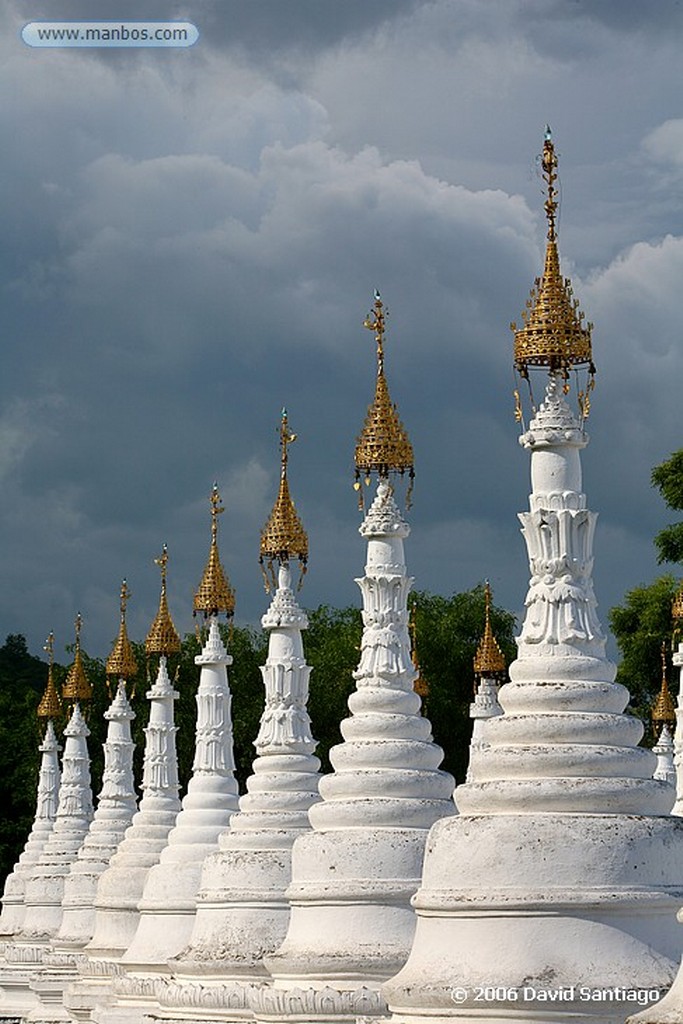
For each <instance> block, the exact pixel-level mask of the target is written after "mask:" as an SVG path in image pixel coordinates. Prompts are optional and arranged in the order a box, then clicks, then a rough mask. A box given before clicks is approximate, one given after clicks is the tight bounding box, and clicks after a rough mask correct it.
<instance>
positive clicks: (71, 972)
mask: <svg viewBox="0 0 683 1024" xmlns="http://www.w3.org/2000/svg"><path fill="white" fill-rule="evenodd" d="M128 596H129V595H128V587H127V584H126V581H125V580H124V581H123V585H122V587H121V622H120V626H119V633H118V636H117V639H116V642H115V644H114V648H113V650H112V652H111V654H110V656H109V658H108V659H107V663H106V671H107V675H108V676H110V677H111V676H113V677H114V678H116V679H118V686H117V689H116V695H115V697H114V699H113V701H112V702H111V705H110V706H109V708H108V709H107V711H105V713H104V718H105V720H107V721H108V723H109V724H108V727H107V738H106V741H105V743H104V744H103V747H104V771H103V774H102V789H101V791H100V795H99V800H98V805H97V810H96V812H95V815H94V817H93V820H92V821H91V823H90V828H89V829H88V832H87V835H86V836H85V839H84V841H83V844H82V846H81V848H80V849H79V851H78V855H77V857H76V859H75V860H74V861H73V862H72V864H71V868H70V870H69V874H68V875H67V876H66V878H65V880H64V897H63V899H62V922H61V925H60V928H59V931H58V932H57V934H56V935H55V937H54V939H53V941H52V946H51V950H49V951H47V952H46V953H45V955H44V956H43V961H42V969H41V970H40V971H39V972H38V973H37V975H36V977H35V978H34V979H33V980H32V981H31V989H32V990H33V992H34V993H35V994H36V995H37V996H38V997H39V998H40V1005H39V1006H38V1007H36V1008H34V1009H33V1010H32V1011H31V1014H30V1018H29V1019H30V1021H31V1022H33V1021H38V1022H40V1024H46V1022H52V1024H58V1022H61V1021H68V1020H70V1019H71V1018H70V1016H69V1014H68V1012H67V1011H66V1009H65V1007H64V1005H63V995H64V990H65V988H67V986H68V985H70V984H71V983H72V982H73V981H74V980H75V979H76V978H77V977H78V966H79V964H80V963H82V962H83V960H84V959H85V956H84V954H83V953H82V949H83V947H84V946H85V945H86V943H87V942H88V941H89V940H90V939H91V937H92V933H93V928H94V926H95V895H96V893H97V884H98V882H99V879H100V876H101V875H102V873H103V872H104V871H105V869H106V868H107V866H108V864H109V861H110V859H111V857H112V855H113V854H114V853H115V852H116V850H117V849H118V847H119V844H120V843H121V840H122V839H123V836H124V833H125V831H126V829H127V828H128V826H129V825H130V822H131V819H132V817H133V815H134V814H135V809H136V804H137V801H136V796H135V787H134V783H133V747H134V745H133V742H132V740H131V735H130V723H131V721H132V719H134V718H135V713H134V712H133V709H132V708H131V706H130V703H129V701H128V699H127V697H126V678H131V677H133V676H134V675H135V673H136V671H137V665H136V662H135V658H134V656H133V651H132V648H131V645H130V641H129V640H128V636H127V633H126V603H127V600H128Z"/></svg>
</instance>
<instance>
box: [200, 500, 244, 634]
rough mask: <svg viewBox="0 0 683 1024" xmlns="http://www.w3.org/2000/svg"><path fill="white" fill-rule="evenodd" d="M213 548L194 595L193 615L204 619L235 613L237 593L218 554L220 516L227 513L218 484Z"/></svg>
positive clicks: (212, 537) (212, 508)
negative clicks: (220, 614) (199, 614)
mask: <svg viewBox="0 0 683 1024" xmlns="http://www.w3.org/2000/svg"><path fill="white" fill-rule="evenodd" d="M210 500H211V547H210V548H209V560H208V562H207V563H206V568H205V569H204V575H203V576H202V578H201V581H200V584H199V586H198V587H197V592H196V594H195V595H194V607H193V612H192V614H193V615H196V614H197V613H198V612H201V613H202V614H203V616H204V618H205V619H206V618H209V617H210V616H211V615H218V614H219V612H225V613H226V615H227V616H228V617H230V616H232V615H233V614H234V612H235V592H234V590H233V589H232V587H231V586H230V582H229V580H228V577H227V576H226V575H225V572H224V570H223V566H222V565H221V560H220V556H219V554H218V541H217V537H218V516H219V515H221V513H222V512H224V511H225V509H224V508H223V506H222V505H221V499H220V495H219V493H218V484H214V485H213V490H212V492H211V499H210Z"/></svg>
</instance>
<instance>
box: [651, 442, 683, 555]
mask: <svg viewBox="0 0 683 1024" xmlns="http://www.w3.org/2000/svg"><path fill="white" fill-rule="evenodd" d="M652 483H653V485H654V486H655V487H657V488H658V490H659V493H660V494H661V496H662V498H663V499H664V501H665V503H666V506H667V508H670V509H673V510H674V511H680V510H681V509H683V449H681V450H680V451H677V452H674V453H673V455H671V456H669V458H668V459H667V460H666V461H665V462H662V463H661V464H660V465H659V466H655V468H654V469H653V470H652ZM655 546H656V548H657V551H658V555H659V561H660V562H683V523H672V525H671V526H666V527H665V528H664V529H663V530H660V532H659V533H658V534H657V536H656V537H655Z"/></svg>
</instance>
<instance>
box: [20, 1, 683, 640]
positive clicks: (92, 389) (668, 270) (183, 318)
mask: <svg viewBox="0 0 683 1024" xmlns="http://www.w3.org/2000/svg"><path fill="white" fill-rule="evenodd" d="M88 6H90V5H88ZM579 6H582V8H583V9H582V10H579V11H578V13H576V18H574V11H573V7H572V5H571V4H570V3H550V2H548V3H545V4H532V3H526V2H520V3H519V4H515V3H512V4H511V3H508V2H507V0H506V2H505V3H502V2H500V3H498V2H493V3H490V4H488V3H487V4H481V3H475V2H467V0H458V2H450V0H449V2H446V0H441V2H434V3H406V4H394V3H392V4H388V3H387V4H384V3H377V4H373V3H364V4H362V5H361V4H355V3H349V4H337V3H334V4H332V3H330V4H329V5H328V4H326V3H319V2H318V3H315V4H312V5H310V7H309V4H308V3H305V4H304V3H301V4H297V3H291V4H290V3H288V4H282V3H277V4H275V3H273V4H259V3H257V2H254V3H249V4H234V5H233V4H230V3H220V4H219V3H216V4H211V3H206V4H204V3H202V4H201V5H195V4H190V5H185V6H184V7H182V8H181V7H179V6H178V7H172V9H171V11H170V14H169V8H168V7H166V6H164V9H163V11H162V10H161V8H160V7H157V6H156V5H153V4H150V5H145V7H144V10H143V11H140V8H139V6H138V5H135V10H134V11H133V9H132V7H131V6H130V5H129V6H126V5H125V4H124V5H123V6H122V7H121V6H118V5H117V9H116V12H115V16H116V17H117V18H119V17H121V18H124V17H134V16H135V17H150V18H151V17H156V16H158V17H164V18H165V17H168V16H171V15H177V16H187V17H188V18H190V20H194V21H196V22H197V23H199V22H200V19H202V18H203V19H205V21H204V26H205V28H204V29H202V31H203V35H202V41H200V43H199V44H198V45H197V46H196V47H195V48H194V49H193V50H192V52H189V51H188V52H184V53H180V52H177V53H169V52H164V53H160V52H154V53H152V52H146V51H145V52H138V53H132V52H131V53H128V54H124V55H114V56H112V55H103V54H102V53H101V52H99V51H97V52H96V51H93V52H89V53H86V52H83V51H81V52H77V51H51V52H47V51H30V50H29V49H28V48H26V47H24V46H23V45H22V44H21V43H20V42H19V41H18V39H17V36H16V31H15V29H16V26H17V24H20V22H21V18H22V17H23V16H25V17H26V18H27V19H28V18H29V17H36V18H37V17H40V16H45V17H54V11H52V9H51V8H50V9H49V11H48V8H47V7H44V8H43V9H42V10H41V11H39V10H37V9H36V8H35V7H32V8H31V11H30V12H29V10H28V6H27V5H10V6H7V7H6V8H5V10H4V16H5V20H6V27H8V29H11V31H9V30H8V31H7V32H5V33H4V34H3V37H2V44H1V45H2V48H3V49H2V57H3V60H2V64H1V65H0V96H2V100H1V101H0V128H1V129H2V132H3V136H4V137H5V138H7V139H11V140H12V145H11V146H8V147H7V148H6V152H5V157H4V176H5V179H6V186H5V187H4V188H3V190H2V191H0V229H1V230H2V233H3V246H2V247H0V295H1V296H2V302H3V323H4V328H3V329H4V337H5V346H4V359H5V365H4V367H3V373H2V375H0V485H1V486H0V493H1V494H2V499H1V500H0V557H1V558H2V564H3V569H4V579H5V586H4V587H3V589H2V591H1V592H0V635H4V633H7V632H9V631H20V632H25V633H27V634H28V636H29V640H30V643H31V646H32V648H33V649H34V650H39V647H40V643H41V641H42V639H43V636H44V634H45V633H47V631H48V630H49V629H50V628H55V629H56V631H57V633H58V639H59V638H61V642H62V643H67V642H68V641H69V640H70V639H71V625H72V621H73V618H74V616H75V613H76V611H78V610H80V611H81V612H82V613H83V615H84V617H85V620H86V632H85V634H84V640H85V643H86V646H87V647H88V648H89V650H91V652H92V653H95V654H99V655H106V653H107V649H108V644H109V642H110V641H111V640H112V639H113V636H114V634H115V632H116V628H117V624H118V588H119V585H120V580H121V577H122V576H124V575H126V576H127V577H128V579H129V582H130V585H131V589H132V590H133V595H134V596H133V600H132V601H131V605H130V620H129V621H130V631H131V634H132V635H133V636H135V637H136V638H142V636H144V633H145V631H146V629H147V627H148V625H149V622H150V621H151V618H152V617H153V615H154V612H155V607H156V599H157V586H158V574H157V571H156V569H155V567H154V565H153V563H152V559H153V557H154V556H155V555H156V554H158V552H159V550H160V547H161V544H162V543H163V542H167V543H168V544H169V548H170V553H171V559H172V561H171V571H170V579H169V597H170V602H171V607H172V610H173V612H174V614H175V616H176V619H177V622H178V626H179V627H180V628H181V629H187V628H189V627H190V625H191V615H190V611H191V609H190V602H191V595H192V591H193V588H194V586H195V585H196V583H197V581H198V579H199V577H200V575H201V571H202V568H203V565H204V561H205V558H206V553H207V548H208V538H209V533H208V527H209V520H208V494H209V491H210V488H211V484H212V483H213V481H214V480H215V479H216V480H218V482H219V484H220V486H221V491H222V493H223V496H224V499H225V503H226V505H227V511H226V515H225V516H224V517H222V522H221V550H222V552H223V558H224V562H225V565H226V568H227V569H228V572H229V574H230V576H231V578H232V579H233V582H234V583H235V585H236V588H237V592H238V618H239V619H240V620H241V621H251V622H254V621H257V620H258V617H259V615H260V614H261V612H262V610H263V608H264V606H265V595H264V594H263V592H262V590H261V589H260V575H259V571H258V565H257V548H258V535H259V530H260V527H261V525H262V523H263V522H264V520H265V518H266V516H267V514H268V511H269V508H270V505H271V504H272V501H273V500H274V497H275V491H276V487H277V468H278V453H277V436H276V427H277V423H278V417H279V413H280V409H281V407H282V405H287V407H288V408H289V410H290V419H291V422H292V426H293V428H294V429H295V430H296V431H297V433H298V434H299V440H298V442H297V444H296V446H295V447H294V449H293V451H292V458H291V485H292V491H293V493H294V496H295V498H296V501H297V505H298V507H299V510H300V512H301V515H302V517H303V519H304V522H305V523H306V526H307V528H308V529H309V532H310V535H311V569H310V573H309V576H308V579H307V583H306V588H305V590H304V595H303V596H304V600H305V601H307V602H308V603H309V604H311V605H315V604H317V603H319V602H323V601H324V602H327V603H331V604H347V603H357V602H358V594H357V588H356V587H355V584H354V583H353V577H354V576H356V575H358V574H359V573H360V571H361V570H362V562H363V554H364V552H363V544H362V541H361V539H360V537H359V536H358V535H357V533H356V528H357V525H358V522H359V519H358V514H357V511H356V508H355V495H354V492H353V490H352V488H351V480H352V472H353V467H352V455H353V444H354V439H355V435H356V433H357V432H358V430H359V429H360V427H361V424H362V421H363V417H364V415H365V411H366V408H367V405H368V402H369V401H370V399H371V395H372V386H373V376H374V363H373V360H374V355H373V343H372V337H371V336H370V335H369V333H368V332H367V331H365V330H364V328H363V327H362V319H363V317H364V315H365V313H366V311H367V309H368V307H369V305H370V303H371V300H372V290H373V288H374V287H379V288H380V290H381V291H382V294H383V296H384V298H385V300H386V302H387V304H388V307H389V312H390V316H389V321H388V324H389V335H388V340H387V365H388V372H389V380H390V386H391V390H392V394H393V397H394V399H395V400H396V401H397V402H398V404H399V408H400V411H401V415H402V417H403V419H404V422H405V423H406V426H407V427H408V429H409V432H410V434H411V438H412V440H413V443H414V447H415V452H416V459H417V474H418V475H417V482H416V493H415V507H414V509H413V511H412V512H411V521H412V523H413V533H412V536H411V538H410V541H409V545H408V558H409V563H410V568H411V571H412V572H413V573H414V574H415V576H416V580H417V586H419V587H421V588H426V589H431V590H435V591H438V592H443V593H450V592H451V591H453V590H457V589H463V588H466V587H470V586H473V585H474V584H475V583H477V582H478V581H479V580H480V579H482V578H483V577H484V576H488V577H490V578H491V579H492V581H493V583H494V586H495V590H496V599H497V600H499V601H500V602H501V603H503V604H505V605H507V606H508V607H510V608H512V609H515V610H518V609H519V608H520V607H521V605H522V601H523V596H524V589H525V586H526V579H527V569H526V565H525V555H524V549H523V545H522V541H521V538H520V537H519V535H518V524H517V520H516V512H517V511H518V510H520V509H523V508H524V507H525V505H526V501H527V493H528V456H527V455H526V454H525V453H524V452H523V451H522V450H521V449H520V448H519V446H518V444H517V432H518V428H517V425H516V424H515V422H514V419H513V416H512V395H511V391H512V378H511V369H510V363H511V335H510V331H509V328H508V324H509V321H510V320H513V319H519V315H520V312H521V309H522V308H523V306H524V303H525V301H526V298H527V295H528V291H529V288H530V287H531V284H532V281H533V278H534V277H535V276H536V274H537V273H538V272H539V270H540V267H541V261H542V249H543V236H544V228H543V224H542V215H541V210H542V195H541V190H540V183H539V180H538V176H537V168H536V165H535V162H534V154H535V153H536V152H538V150H539V149H540V146H541V142H542V130H543V125H544V124H545V122H546V120H550V121H551V122H552V123H553V128H554V130H555V137H556V141H557V145H558V150H559V152H560V154H561V175H562V184H563V204H562V219H561V249H562V253H563V258H564V268H565V272H567V273H570V274H571V276H572V278H573V279H574V283H575V291H576V294H577V296H578V297H579V299H580V301H581V304H582V308H584V309H585V310H586V313H587V315H588V316H589V318H591V319H592V320H594V321H595V324H596V328H595V354H596V361H597V363H598V368H599V377H598V390H597V392H596V395H595V402H594V411H593V415H592V418H591V432H592V433H593V435H594V437H593V440H592V442H591V445H590V446H589V448H588V449H587V450H586V453H585V457H584V467H585V480H586V489H587V492H588V496H589V504H590V506H591V507H593V508H596V509H597V510H599V511H600V513H601V519H600V525H599V528H598V535H597V541H596V587H597V593H598V598H599V600H600V602H601V608H602V610H603V618H605V619H606V611H607V608H608V607H609V606H610V605H611V604H613V603H616V602H617V601H619V600H620V599H621V597H622V596H623V593H624V591H625V590H626V589H628V588H629V587H631V586H634V585H637V584H638V583H640V582H642V581H643V580H647V578H648V577H650V576H652V575H654V573H655V572H656V571H657V567H656V565H655V562H654V551H653V548H652V544H651V536H652V534H653V533H654V532H655V531H656V530H657V529H659V528H660V526H661V525H662V524H663V522H664V521H665V512H664V510H663V508H662V507H661V503H660V502H659V499H658V497H657V495H656V494H654V492H652V490H651V489H650V487H649V472H650V468H651V466H652V465H653V464H654V463H655V462H658V461H661V459H662V458H664V457H666V455H668V454H669V452H670V451H671V450H673V449H674V448H676V447H678V445H679V444H680V438H679V427H678V423H677V419H676V416H675V415H674V414H673V412H672V410H674V409H675V408H677V404H678V393H677V392H678V383H677V382H678V381H679V380H680V377H681V355H680V351H679V346H678V344H677V339H678V338H679V337H680V334H681V313H680V308H679V306H680V304H679V302H678V291H679V286H678V282H679V281H680V277H681V271H682V270H683V266H681V263H682V262H683V255H682V251H681V246H682V243H681V237H683V225H681V220H680V204H679V203H678V202H677V198H676V197H677V196H678V194H679V190H680V186H681V177H682V176H681V167H683V132H681V128H680V124H681V122H680V120H679V119H678V111H677V110H676V107H675V105H676V102H677V101H676V99H675V97H676V96H677V95H680V88H679V86H680V77H681V70H680V62H679V61H677V60H675V59H673V56H674V51H675V38H674V36H673V34H670V35H669V34H667V33H665V32H661V31H659V30H656V26H655V27H653V28H652V29H651V30H650V29H649V28H648V26H647V25H644V24H641V23H640V22H639V21H638V19H637V17H636V13H635V9H634V11H633V12H632V17H631V18H630V21H629V20H628V19H627V22H626V23H624V24H619V25H617V24H612V20H611V19H612V14H613V13H614V12H615V11H616V6H614V7H611V8H610V9H609V10H608V9H607V7H606V6H605V7H603V5H595V7H596V10H597V8H598V7H600V10H599V11H597V13H595V14H593V13H591V12H592V10H593V5H590V6H589V8H587V6H586V5H579ZM663 6H666V5H663ZM629 9H630V8H629ZM674 13H675V12H674ZM112 14H114V12H112ZM91 16H92V11H91V10H86V8H85V7H84V6H78V5H77V4H67V5H66V6H65V7H63V8H62V9H60V17H64V18H67V17H69V18H75V17H91ZM98 16H100V17H108V16H109V14H108V13H107V12H104V11H103V12H100V13H99V14H98ZM615 16H616V15H615ZM658 17H659V16H658ZM672 17H673V14H672ZM572 18H573V19H574V20H572ZM591 18H592V19H593V24H594V25H597V28H596V29H595V31H594V32H593V34H592V36H591V39H590V45H577V33H578V34H580V33H581V32H582V31H584V30H585V26H586V22H587V20H589V19H591ZM263 19H265V20H263ZM214 22H215V25H214V28H215V31H213V30H212V34H211V35H209V34H208V33H207V31H206V26H211V25H212V24H214ZM598 22H599V25H598ZM671 24H673V22H672V23H671ZM200 28H201V25H200ZM207 38H208V39H209V41H208V42H203V40H206V39H207ZM551 42H552V45H550V43H551ZM103 58H106V59H103ZM624 111H627V112H628V113H627V115H625V114H624ZM3 631H4V632H3Z"/></svg>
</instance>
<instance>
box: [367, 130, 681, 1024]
mask: <svg viewBox="0 0 683 1024" xmlns="http://www.w3.org/2000/svg"><path fill="white" fill-rule="evenodd" d="M542 168H543V174H544V178H545V182H546V185H547V199H546V204H545V209H546V213H547V217H548V242H547V249H546V259H545V269H544V272H543V276H542V278H541V279H540V280H539V281H538V282H537V285H536V289H535V290H534V292H532V298H531V300H530V302H529V303H528V305H527V310H526V312H525V315H524V326H523V327H522V328H521V329H519V330H517V329H516V328H515V327H514V325H513V329H514V330H515V364H516V367H517V370H518V371H519V373H520V374H521V376H522V378H525V379H528V380H530V378H531V376H532V374H531V371H533V370H535V369H536V368H541V369H542V370H544V371H545V372H546V374H547V380H546V387H545V395H544V398H543V401H542V402H541V404H540V405H539V406H537V407H536V406H534V408H533V418H532V420H531V422H530V424H529V426H528V429H524V428H523V433H522V436H521V438H520V442H521V444H522V446H523V447H524V448H526V449H527V450H528V451H529V452H530V453H531V483H532V493H531V497H530V510H529V512H525V513H523V514H522V515H521V516H520V519H521V522H522V532H523V535H524V538H525V541H526V543H527V548H528V553H529V563H530V570H531V582H530V587H529V591H528V594H527V599H526V616H525V620H524V624H523V627H522V632H521V636H520V637H519V639H518V657H517V660H516V661H515V662H513V664H512V665H511V666H510V670H509V674H510V682H509V683H506V684H505V686H503V687H502V688H501V691H500V695H499V700H500V703H501V706H502V707H503V710H504V714H503V715H501V716H498V717H496V718H491V719H488V720H487V721H486V722H485V723H484V728H483V737H484V739H485V741H486V743H487V747H486V748H485V749H484V750H482V751H481V752H480V753H478V754H477V755H476V757H475V758H474V760H473V764H472V774H471V781H470V782H468V783H466V784H465V785H463V786H460V787H459V788H458V790H457V791H456V800H457V802H458V807H459V809H460V815H459V816H458V817H457V818H450V819H445V820H444V821H441V822H439V823H438V824H437V825H436V826H435V827H434V828H433V830H432V832H431V834H430V838H429V843H428V848H427V854H426V857H425V864H424V872H423V877H422V885H421V887H420V889H419V891H418V893H417V895H416V897H415V900H414V906H415V911H416V914H417V929H416V934H415V941H414V943H413V948H412V952H411V954H410V958H409V959H408V962H407V964H406V965H405V967H404V968H403V969H402V970H401V971H400V973H399V974H398V975H397V976H396V977H395V978H393V979H392V980H391V981H390V982H389V983H388V984H387V985H386V986H385V988H384V992H385V995H386V998H387V1001H388V1003H389V1006H390V1008H391V1009H392V1011H393V1014H394V1016H393V1020H394V1022H395V1024H398V1022H401V1024H418V1022H420V1024H426V1021H427V1020H430V1021H433V1020H434V1018H438V1019H439V1020H445V1019H446V1018H447V1019H449V1020H451V1021H468V1022H471V1021H472V1020H480V1021H487V1022H488V1021H492V1020H502V1019H505V1020H506V1021H525V1022H527V1021H530V1020H539V1021H543V1022H544V1024H550V1022H555V1021H564V1020H567V1019H572V1020H580V1021H601V1022H603V1024H605V1022H608V1021H610V1022H614V1024H616V1022H621V1021H623V1019H624V1018H625V1017H626V1016H627V1014H628V1013H629V1012H630V1010H632V1009H633V1006H634V1003H633V1001H632V997H629V995H628V992H633V991H634V990H648V991H657V990H663V989H665V988H666V987H667V986H668V985H669V984H670V983H671V981H672V978H673V974H674V972H675V968H676V965H677V962H678V960H679V957H680V948H681V932H680V927H679V926H678V925H677V923H676V919H675V911H676V909H677V907H678V906H679V905H680V902H681V897H682V896H683V874H682V872H681V864H682V863H683V827H682V823H681V822H680V820H679V819H676V818H674V817H671V816H670V815H669V811H670V809H671V803H672V788H671V786H669V785H667V784H666V783H664V782H660V781H658V780H654V779H653V778H652V775H653V771H654V767H655V756H654V755H653V754H652V752H651V751H649V750H647V749H645V748H642V747H638V745H637V744H638V741H639V739H640V737H641V735H642V732H643V728H642V724H641V723H640V722H639V721H638V719H636V718H634V717H633V716H629V715H626V714H624V709H625V707H626V704H627V702H628V696H629V695H628V692H627V691H626V689H625V688H624V687H622V686H619V685H616V684H615V683H614V681H613V680H614V676H615V667H614V666H613V665H612V664H611V663H610V662H609V661H608V660H607V658H606V656H605V640H604V637H603V635H602V630H601V628H600V624H599V622H598V619H597V615H596V602H595V597H594V594H593V586H592V580H591V573H592V566H593V552H592V544H593V533H594V528H595V521H596V515H595V513H593V512H590V511H588V509H587V506H586V498H585V495H584V494H583V492H582V485H581V461H580V454H579V453H580V451H581V449H582V448H584V447H585V446H586V444H587V443H588V437H587V435H586V433H585V431H584V420H585V417H586V415H587V413H588V411H589V394H590V390H591V388H592V379H593V378H592V374H593V364H592V355H591V335H590V325H587V324H585V323H584V322H583V316H582V314H581V313H579V312H578V309H577V305H578V304H577V302H576V301H575V300H573V299H572V297H571V288H570V285H569V281H568V280H566V279H563V278H562V277H561V275H560V269H559V257H558V251H557V241H556V233H555V216H556V209H557V191H556V187H555V185H556V179H557V159H556V155H555V151H554V147H553V143H552V140H551V137H550V133H549V131H548V133H547V136H546V140H545V144H544V148H543V156H542ZM583 367H587V368H588V379H587V384H586V385H585V386H584V387H583V388H581V389H580V390H579V393H578V405H579V417H578V418H577V417H576V416H575V415H574V413H573V412H572V411H571V409H570V407H569V405H568V403H567V395H568V394H569V391H570V374H573V372H574V370H577V375H578V371H579V370H581V369H582V368H583ZM519 412H520V417H521V407H519ZM627 990H628V991H627ZM603 993H607V995H603ZM650 998H652V997H650Z"/></svg>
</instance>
